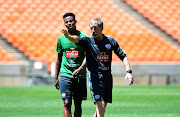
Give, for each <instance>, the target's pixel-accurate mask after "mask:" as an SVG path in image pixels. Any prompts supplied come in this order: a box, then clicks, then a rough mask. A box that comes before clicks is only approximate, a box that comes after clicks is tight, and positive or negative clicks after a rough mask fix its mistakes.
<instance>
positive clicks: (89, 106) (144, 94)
mask: <svg viewBox="0 0 180 117" xmlns="http://www.w3.org/2000/svg"><path fill="white" fill-rule="evenodd" d="M179 99H180V86H179V85H169V86H135V85H134V86H114V88H113V103H112V104H108V105H107V110H106V114H105V116H106V117H180V111H179V108H180V103H179V102H180V101H179ZM82 108H83V113H82V117H92V116H93V114H94V112H95V105H94V104H93V102H92V99H91V97H90V93H89V88H88V99H87V100H86V101H83V104H82ZM72 112H74V106H73V107H72ZM0 117H63V101H62V100H61V97H60V93H59V91H58V90H56V89H55V87H54V86H30V87H27V86H25V87H24V86H16V87H15V86H13V87H9V86H2V87H0Z"/></svg>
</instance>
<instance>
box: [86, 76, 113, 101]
mask: <svg viewBox="0 0 180 117" xmlns="http://www.w3.org/2000/svg"><path fill="white" fill-rule="evenodd" d="M88 81H89V87H90V93H91V96H92V99H93V101H94V103H95V102H97V101H100V100H104V101H105V102H108V103H112V88H113V79H112V74H111V73H104V74H99V73H98V74H94V73H91V74H90V76H89V77H88Z"/></svg>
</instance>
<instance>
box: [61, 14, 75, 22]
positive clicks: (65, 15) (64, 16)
mask: <svg viewBox="0 0 180 117" xmlns="http://www.w3.org/2000/svg"><path fill="white" fill-rule="evenodd" d="M68 16H72V17H73V19H74V20H76V18H75V15H74V13H65V14H64V15H63V18H66V17H68Z"/></svg>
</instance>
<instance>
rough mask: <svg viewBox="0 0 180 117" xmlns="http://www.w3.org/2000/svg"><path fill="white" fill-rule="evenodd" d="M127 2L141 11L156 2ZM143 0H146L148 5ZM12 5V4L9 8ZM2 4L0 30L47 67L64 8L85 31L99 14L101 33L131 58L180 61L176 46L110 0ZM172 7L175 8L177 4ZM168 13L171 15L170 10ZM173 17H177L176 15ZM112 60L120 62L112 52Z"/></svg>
mask: <svg viewBox="0 0 180 117" xmlns="http://www.w3.org/2000/svg"><path fill="white" fill-rule="evenodd" d="M150 1H151V0H150ZM126 2H127V3H128V4H131V5H132V6H133V7H134V8H136V9H139V7H140V6H141V7H142V9H140V10H139V11H141V12H142V13H143V14H144V11H148V10H149V8H151V7H152V6H156V5H154V2H147V1H146V0H126ZM144 2H147V6H145V5H144ZM171 2H172V1H171ZM77 3H78V4H77ZM161 4H162V3H161ZM161 4H160V5H161ZM11 5H13V7H12V8H11V9H8V8H9V7H10V6H11ZM167 5H168V4H167ZM92 6H93V7H92ZM1 8H2V10H1V11H0V13H1V14H2V16H1V18H0V33H1V34H2V35H3V36H4V37H6V38H7V41H9V42H10V43H12V45H14V46H16V47H17V48H18V49H19V50H21V51H22V52H24V53H25V54H26V55H27V56H28V57H30V58H34V59H35V60H41V59H40V58H43V60H42V61H43V62H44V63H47V64H49V70H50V64H51V62H53V61H55V59H56V57H57V52H56V51H55V49H56V43H57V39H58V37H59V36H60V35H61V34H62V33H61V32H60V29H61V28H64V24H63V19H62V15H63V14H64V13H67V12H73V13H75V15H76V19H77V29H78V30H80V31H82V32H84V33H86V34H88V35H91V33H90V29H89V27H88V25H89V21H90V20H91V19H92V18H94V17H99V18H101V19H102V21H103V22H104V30H103V32H104V34H106V35H109V36H112V37H114V38H115V39H116V40H117V41H118V42H119V44H120V46H121V47H122V48H123V50H124V51H125V52H126V53H127V55H128V57H129V58H130V60H131V62H147V61H148V62H157V61H158V62H166V61H176V62H180V60H179V55H180V54H179V52H178V49H176V48H174V47H173V46H172V45H170V44H168V43H167V42H166V41H163V39H161V38H159V37H158V36H157V35H155V34H154V33H152V31H151V30H148V29H147V28H146V27H145V26H143V25H142V24H140V22H138V21H136V20H135V19H134V18H132V17H131V16H130V15H129V14H127V13H126V12H125V11H123V10H121V9H120V8H118V7H117V6H116V5H114V4H113V2H112V1H108V0H100V1H96V0H81V1H79V0H74V1H70V0H28V1H26V0H18V1H13V2H12V1H11V2H10V1H3V4H1ZM157 8H158V7H155V9H157ZM152 9H153V8H152ZM152 9H151V10H150V11H149V13H148V14H144V15H147V17H148V15H149V16H151V15H154V13H155V12H154V10H152ZM163 9H166V7H164V8H163ZM172 9H173V10H176V7H173V8H172ZM169 14H171V15H172V13H171V12H170V13H169ZM159 16H161V15H154V17H153V18H152V21H153V20H154V19H158V17H159ZM174 17H176V19H178V17H177V16H174ZM174 21H176V20H172V21H171V23H168V25H167V26H171V25H172V24H174ZM158 23H159V24H163V23H164V20H158ZM158 23H157V24H158ZM162 28H163V27H162ZM177 30H179V28H174V29H171V30H169V31H168V33H170V34H171V33H172V32H173V33H175V35H173V36H175V37H178V36H179V34H178V33H177V32H176V31H177ZM172 53H173V54H172ZM167 54H168V55H169V56H168V55H167ZM170 56H171V57H170ZM113 62H120V60H119V59H118V58H117V56H115V55H114V54H113Z"/></svg>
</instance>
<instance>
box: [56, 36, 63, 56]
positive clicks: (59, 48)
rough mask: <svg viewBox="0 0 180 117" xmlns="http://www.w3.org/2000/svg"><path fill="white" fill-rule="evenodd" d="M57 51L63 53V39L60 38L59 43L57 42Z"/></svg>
mask: <svg viewBox="0 0 180 117" xmlns="http://www.w3.org/2000/svg"><path fill="white" fill-rule="evenodd" d="M56 51H57V52H58V53H61V51H62V46H61V38H60V37H59V38H58V41H57V46H56Z"/></svg>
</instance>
